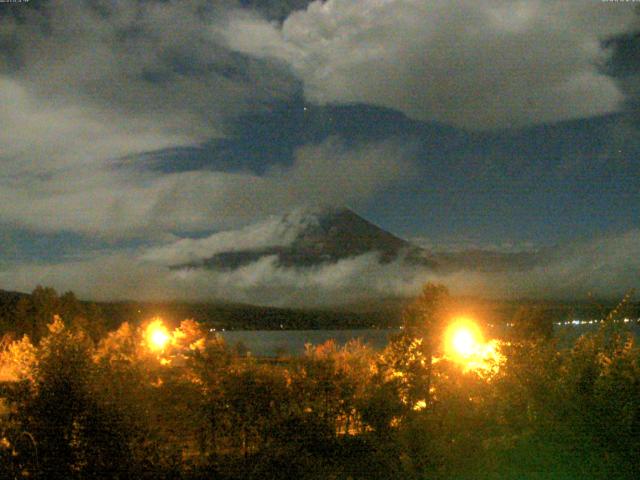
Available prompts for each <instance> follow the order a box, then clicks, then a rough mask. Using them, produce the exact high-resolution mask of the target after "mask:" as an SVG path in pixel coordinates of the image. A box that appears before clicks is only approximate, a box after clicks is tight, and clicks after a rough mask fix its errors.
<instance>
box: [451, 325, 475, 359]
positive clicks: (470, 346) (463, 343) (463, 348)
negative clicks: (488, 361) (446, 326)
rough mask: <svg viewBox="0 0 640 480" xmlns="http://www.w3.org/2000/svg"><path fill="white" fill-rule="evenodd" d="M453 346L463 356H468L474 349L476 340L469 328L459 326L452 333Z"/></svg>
mask: <svg viewBox="0 0 640 480" xmlns="http://www.w3.org/2000/svg"><path fill="white" fill-rule="evenodd" d="M452 342H453V348H455V349H456V351H457V352H458V353H459V354H460V355H463V356H469V355H471V354H472V353H473V352H474V351H475V350H476V346H477V344H476V340H475V339H474V338H473V333H471V331H470V330H467V329H465V328H461V329H460V330H458V331H457V332H455V333H454V334H453V340H452Z"/></svg>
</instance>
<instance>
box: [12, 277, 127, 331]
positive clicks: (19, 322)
mask: <svg viewBox="0 0 640 480" xmlns="http://www.w3.org/2000/svg"><path fill="white" fill-rule="evenodd" d="M54 315H59V316H61V317H62V318H64V319H65V322H66V323H67V325H68V326H69V327H71V328H80V329H82V330H83V331H84V332H86V333H88V334H89V335H90V336H91V337H92V338H94V339H98V338H100V337H101V336H103V335H104V334H105V333H106V332H107V331H108V330H109V329H112V328H114V327H116V326H117V325H118V324H117V323H113V321H111V320H110V319H108V317H106V316H105V315H104V313H103V311H102V308H101V307H100V305H99V304H98V303H95V302H86V301H80V300H78V298H77V297H76V296H75V294H74V293H73V292H65V293H63V294H62V295H60V294H58V292H56V290H55V289H53V288H51V287H43V286H40V285H39V286H37V287H36V288H35V289H34V290H33V291H32V292H31V294H24V293H17V292H4V291H0V333H2V334H7V333H8V334H11V335H14V336H17V337H21V336H23V335H28V336H29V337H30V338H31V339H35V340H39V339H40V338H41V337H42V336H43V335H45V334H46V333H47V325H48V324H49V323H50V322H51V319H52V318H53V316H54Z"/></svg>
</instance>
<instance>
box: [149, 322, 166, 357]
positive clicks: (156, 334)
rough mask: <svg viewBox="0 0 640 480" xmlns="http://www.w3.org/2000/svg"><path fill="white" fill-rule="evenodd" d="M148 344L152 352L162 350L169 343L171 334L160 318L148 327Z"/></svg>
mask: <svg viewBox="0 0 640 480" xmlns="http://www.w3.org/2000/svg"><path fill="white" fill-rule="evenodd" d="M146 337H147V344H148V345H149V347H150V348H151V349H152V350H162V349H163V348H164V347H165V345H166V344H167V342H168V341H169V338H170V337H169V332H168V331H167V327H165V326H164V324H163V323H162V320H160V319H159V318H158V319H156V320H154V321H152V322H151V323H150V324H149V325H148V326H147V331H146Z"/></svg>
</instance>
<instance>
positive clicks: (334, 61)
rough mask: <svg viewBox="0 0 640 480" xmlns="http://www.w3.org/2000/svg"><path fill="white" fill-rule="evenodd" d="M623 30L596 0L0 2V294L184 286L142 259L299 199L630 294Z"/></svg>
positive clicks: (630, 184)
mask: <svg viewBox="0 0 640 480" xmlns="http://www.w3.org/2000/svg"><path fill="white" fill-rule="evenodd" d="M638 32H640V10H638V8H637V7H635V6H634V5H633V4H632V3H620V2H602V1H600V0H597V1H595V0H577V1H560V0H558V1H554V0H548V1H537V0H527V1H500V0H462V1H459V2H451V1H446V2H445V1H440V0H433V1H429V0H328V1H326V2H321V1H315V2H308V1H304V0H289V1H277V0H268V1H259V0H255V1H232V0H228V1H227V0H223V1H205V0H186V1H180V2H166V1H151V0H137V1H136V0H128V1H91V2H90V1H78V0H76V1H64V0H59V1H48V2H45V1H36V0H31V1H30V2H27V3H6V4H0V241H1V242H2V250H1V251H0V288H1V289H19V290H31V289H32V288H34V287H35V286H36V285H37V284H39V283H43V284H52V285H53V286H55V287H56V288H58V289H60V290H64V289H67V288H72V289H74V290H76V291H79V292H80V294H81V295H84V296H86V297H94V298H122V297H129V296H140V297H157V296H163V295H165V296H181V295H182V296H184V292H185V291H186V290H190V291H191V292H197V293H193V294H192V295H186V296H192V297H207V295H209V294H210V293H211V292H210V290H207V289H206V288H200V287H197V286H195V285H196V284H197V283H198V282H203V283H208V284H209V283H211V279H210V278H205V279H196V280H190V281H189V282H190V283H189V284H188V285H187V286H183V287H180V288H179V289H178V290H175V288H174V287H172V286H169V284H170V283H171V281H173V280H171V281H170V280H168V279H167V278H166V276H167V275H169V274H168V273H167V272H166V270H163V266H162V265H151V266H150V265H148V264H147V263H148V262H146V260H145V259H148V258H149V255H148V252H149V251H152V250H153V249H157V248H158V247H162V246H164V245H173V244H176V243H177V242H179V241H180V240H181V239H189V238H203V237H207V236H210V235H212V234H215V233H216V232H220V231H223V230H231V231H239V230H238V229H241V228H246V226H247V225H252V224H254V223H255V222H261V221H265V219H268V218H272V217H269V216H273V215H280V214H283V213H285V212H287V211H290V210H291V209H294V208H296V207H300V206H305V205H306V206H316V205H330V206H342V205H346V206H349V207H350V208H352V209H353V210H354V211H356V212H357V213H359V214H360V215H362V216H363V217H365V218H367V219H368V220H370V221H372V222H374V223H376V224H377V225H380V226H382V227H383V228H385V229H386V230H388V231H391V232H393V233H395V234H397V235H399V236H401V237H403V238H406V239H410V240H412V241H414V242H416V243H418V244H420V245H423V246H426V247H429V248H433V249H436V250H451V249H453V250H456V249H458V250H460V249H465V248H484V249H492V250H500V251H520V250H536V249H540V248H545V247H561V248H567V249H570V250H571V249H572V250H571V251H572V252H574V253H573V257H572V258H573V260H575V261H572V262H571V267H567V265H564V266H562V267H560V266H558V267H557V268H555V269H552V272H553V273H556V274H558V275H559V278H558V279H559V281H565V280H566V278H572V279H574V278H575V277H576V276H580V277H581V278H583V279H584V278H588V277H589V275H595V274H601V273H602V272H605V271H606V272H608V273H607V275H608V276H607V278H605V279H603V280H602V282H600V283H598V282H596V283H593V282H586V283H585V284H584V286H583V285H582V284H579V285H578V284H576V291H583V290H584V291H585V292H586V291H587V290H589V289H595V290H597V291H601V292H603V293H608V292H610V293H617V292H618V291H619V290H620V289H624V288H628V287H633V286H638V285H626V284H625V285H618V284H617V283H618V282H620V281H624V282H626V283H629V282H630V283H633V280H634V279H638V278H640V273H639V272H640V262H639V261H638V256H639V255H638V253H639V252H640V91H639V90H638V85H640V81H639V80H640V78H639V76H640V34H639V33H638ZM245 232H246V230H245ZM616 249H617V250H616ZM576 252H579V253H576ZM576 265H579V266H576ZM584 266H591V267H593V266H595V267H597V268H598V270H596V271H589V270H585V269H584V268H583V267H584ZM343 270H344V269H343ZM259 271H260V272H262V275H263V276H262V277H260V275H258V273H256V271H251V272H249V271H245V272H239V273H237V274H236V276H234V277H225V278H224V280H221V279H218V280H217V282H218V283H216V285H218V287H216V288H218V289H219V290H217V292H218V293H219V294H220V295H222V296H225V295H227V296H229V297H230V298H233V299H240V300H247V301H253V300H254V297H253V296H252V295H253V293H252V292H253V290H252V288H254V287H256V286H257V287H256V288H257V290H260V289H261V288H262V286H263V285H264V284H265V283H269V282H272V281H274V280H273V278H272V277H271V276H270V275H271V273H273V272H272V271H270V273H269V274H265V273H264V269H262V270H259ZM617 271H621V272H622V274H621V275H618V276H616V274H614V273H611V272H617ZM376 272H377V270H376V271H374V272H369V273H376ZM315 273H317V272H315ZM537 273H539V272H537ZM537 273H536V275H537ZM298 274H299V272H297V273H296V275H298ZM324 274H326V275H325V276H326V278H337V277H334V276H333V273H331V274H329V273H327V272H324ZM361 274H362V271H361V270H358V269H355V270H354V272H353V275H354V276H361ZM287 275H288V274H286V273H283V272H278V276H277V279H276V280H275V282H276V283H278V282H279V283H278V292H281V291H283V290H286V286H287V281H291V282H294V283H296V284H300V283H301V282H300V279H299V278H298V277H295V278H294V279H293V280H292V278H289V277H288V276H287ZM342 275H343V276H342V277H339V281H338V280H337V282H338V283H340V282H342V283H341V285H343V286H345V285H350V283H349V282H351V280H348V279H347V280H345V277H344V274H342ZM562 275H565V277H563V276H562ZM566 275H568V276H569V277H566ZM150 276H154V277H155V278H158V277H162V278H163V280H158V281H155V280H154V281H149V282H145V279H148V278H149V277H150ZM308 278H309V277H305V279H306V280H305V281H304V282H302V283H304V284H305V285H312V286H314V285H315V286H317V285H318V282H320V284H322V282H323V281H325V280H323V281H319V280H317V279H316V280H309V279H308ZM323 278H324V277H323ZM287 279H288V280H287ZM563 279H564V280H563ZM420 280H423V278H422V277H420ZM529 281H530V282H531V285H534V286H533V287H532V288H531V289H530V290H527V289H524V290H522V291H524V292H534V293H535V292H537V290H536V288H535V285H541V284H547V283H548V279H546V280H545V279H538V277H536V280H526V281H525V283H526V282H529ZM305 282H307V283H305ZM314 282H315V283H314ZM417 282H418V280H417V279H416V278H414V277H412V279H411V280H410V281H408V282H407V283H408V284H411V285H415V284H416V283H417ZM140 283H147V284H148V285H147V287H146V288H145V287H140V285H139V284H140ZM214 283H215V282H214ZM454 283H455V282H454ZM472 283H473V285H474V288H479V287H478V286H480V287H482V286H483V285H484V283H483V281H480V280H477V279H476V280H475V281H474V282H472ZM220 284H224V288H221V287H220ZM114 285H115V286H114ZM116 286H117V287H116ZM467 286H468V285H467ZM383 287H384V288H387V287H388V286H387V285H385V286H383ZM383 287H380V288H383ZM309 288H312V287H309ZM313 288H315V287H313ZM394 288H396V287H394ZM402 288H404V287H397V288H396V289H400V290H401V289H402ZM132 292H133V293H132ZM176 292H177V293H176ZM238 292H240V293H238ZM254 293H255V292H254ZM394 293H397V292H394ZM494 293H496V292H494ZM497 293H504V292H500V291H498V292H497ZM546 293H548V292H546ZM563 294H564V293H563ZM298 297H299V296H298ZM255 298H258V297H255ZM256 301H264V302H267V303H278V302H275V301H273V300H272V296H268V297H265V299H263V300H260V299H259V298H258V300H256ZM282 303H286V301H285V302H282Z"/></svg>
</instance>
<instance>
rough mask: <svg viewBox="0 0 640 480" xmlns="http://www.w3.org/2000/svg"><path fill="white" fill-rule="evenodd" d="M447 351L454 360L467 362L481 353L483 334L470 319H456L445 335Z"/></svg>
mask: <svg viewBox="0 0 640 480" xmlns="http://www.w3.org/2000/svg"><path fill="white" fill-rule="evenodd" d="M444 340H445V351H446V353H447V355H448V356H449V357H452V358H453V359H454V360H457V361H461V362H466V361H467V360H468V359H469V357H471V356H473V355H475V354H478V353H480V352H481V350H482V347H483V345H484V340H483V338H482V332H481V331H480V329H479V328H478V326H477V325H476V324H475V323H474V322H472V321H471V320H469V319H466V318H460V319H456V320H455V321H454V322H453V323H452V324H451V325H450V326H449V328H447V331H446V333H445V339H444Z"/></svg>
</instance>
